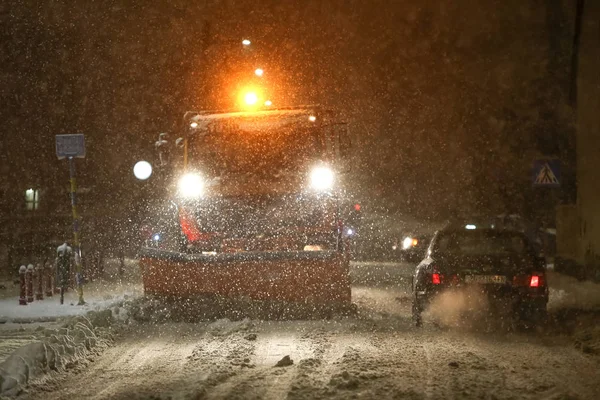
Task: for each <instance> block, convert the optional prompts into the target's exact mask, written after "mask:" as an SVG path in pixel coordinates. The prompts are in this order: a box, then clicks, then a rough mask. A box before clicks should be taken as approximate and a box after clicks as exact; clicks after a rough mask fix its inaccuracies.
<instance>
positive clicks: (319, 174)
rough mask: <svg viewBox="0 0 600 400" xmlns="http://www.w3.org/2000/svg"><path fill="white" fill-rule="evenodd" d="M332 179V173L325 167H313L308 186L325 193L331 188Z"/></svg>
mask: <svg viewBox="0 0 600 400" xmlns="http://www.w3.org/2000/svg"><path fill="white" fill-rule="evenodd" d="M333 179H334V174H333V171H332V170H331V169H330V168H327V167H315V168H314V169H313V170H312V171H311V172H310V186H311V187H312V188H313V189H315V190H318V191H326V190H329V189H331V188H333Z"/></svg>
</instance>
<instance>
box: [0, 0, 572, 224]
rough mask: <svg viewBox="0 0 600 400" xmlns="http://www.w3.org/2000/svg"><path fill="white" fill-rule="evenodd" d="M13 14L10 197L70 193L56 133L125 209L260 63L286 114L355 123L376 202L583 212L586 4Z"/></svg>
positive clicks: (252, 6) (7, 100) (228, 2)
mask: <svg viewBox="0 0 600 400" xmlns="http://www.w3.org/2000/svg"><path fill="white" fill-rule="evenodd" d="M9 3H10V4H6V3H3V4H2V5H0V36H1V38H0V46H1V48H0V57H1V60H0V65H1V67H0V101H1V105H2V106H1V108H0V114H1V121H2V124H1V125H0V130H1V138H2V139H1V141H0V163H1V164H0V165H1V172H2V175H3V176H2V178H0V179H2V181H0V183H2V187H3V189H2V190H3V193H4V194H7V193H9V192H10V191H11V190H15V191H18V192H19V193H21V191H23V190H24V189H25V188H26V187H30V186H43V185H47V182H58V183H59V184H63V183H61V182H64V184H66V181H65V179H66V174H67V172H66V166H65V164H64V163H61V162H59V161H57V160H56V158H55V155H54V147H53V146H54V135H56V134H61V133H75V132H82V133H85V134H86V139H87V147H88V157H87V158H86V159H85V161H81V162H79V170H80V173H81V176H80V179H79V181H80V185H83V186H86V187H91V188H93V190H94V202H95V204H96V205H97V206H98V209H97V211H96V212H100V213H105V214H107V215H108V214H111V215H127V213H128V212H129V211H130V209H131V207H133V204H135V203H136V201H138V199H139V198H140V197H144V196H148V195H149V194H151V193H152V192H153V190H155V189H156V188H155V187H153V183H152V180H150V181H149V182H148V183H144V184H140V183H139V182H136V181H135V180H134V178H133V175H132V173H131V168H132V166H133V164H134V163H135V161H137V160H139V159H149V160H152V159H153V158H154V154H153V142H154V140H155V139H156V137H157V134H158V132H163V131H169V130H172V129H174V127H175V126H176V124H177V123H178V121H179V120H180V119H181V116H182V115H183V112H184V111H186V110H190V109H197V108H224V107H225V108H227V107H228V106H229V105H230V103H231V102H232V100H233V99H234V95H233V90H234V89H235V82H234V81H235V79H237V78H240V79H241V78H243V77H244V74H245V73H247V72H245V71H251V70H253V68H254V67H255V66H256V65H258V64H259V65H260V66H261V67H263V68H265V70H266V71H267V73H268V75H267V77H268V80H266V85H267V88H268V91H269V93H270V94H271V95H272V99H273V101H274V102H275V104H281V105H292V104H310V103H322V104H326V105H329V106H332V107H336V108H339V109H341V110H343V111H344V112H345V114H346V116H347V118H348V120H349V121H350V123H351V125H350V126H351V130H352V134H353V137H354V142H355V144H356V150H357V162H356V167H357V168H356V170H355V172H356V174H357V180H356V186H357V187H356V190H357V192H358V194H359V196H361V197H362V198H363V199H364V201H365V202H366V203H371V204H377V205H379V206H381V207H384V208H387V209H389V210H390V211H395V210H402V211H403V212H405V213H409V214H413V215H415V216H418V217H424V218H428V217H433V218H440V217H448V216H450V215H454V214H456V213H471V212H503V211H508V212H519V213H524V214H528V215H530V216H533V217H543V216H544V215H546V216H547V215H550V214H552V206H553V205H554V204H555V202H557V201H559V200H572V196H571V194H570V193H572V192H573V190H572V189H573V188H572V187H570V186H569V185H572V184H573V179H572V175H571V174H570V167H571V164H570V163H571V162H572V160H573V157H574V156H573V152H572V148H573V144H572V130H573V127H572V126H573V116H572V114H573V113H572V109H571V106H570V104H569V97H568V95H569V90H570V88H571V84H572V82H571V81H570V80H569V73H570V70H569V68H570V60H571V56H572V54H571V52H572V48H571V47H572V46H571V45H572V37H573V24H574V18H575V17H574V13H575V0H563V1H561V0H528V1H522V0H487V1H476V2H473V1H470V0H457V1H447V2H439V1H433V0H425V1H408V0H407V1H392V0H369V1H363V0H346V1H342V0H331V1H322V0H305V1H279V0H264V1H250V0H239V1H234V0H221V1H218V0H212V1H211V0H207V1H184V0H177V1H166V0H162V1H153V2H148V1H141V0H123V1H108V0H107V1H74V0H73V1H52V0H47V1H43V0H38V1H35V0H22V1H18V2H17V1H15V2H9ZM243 37H248V38H250V39H252V41H253V46H252V50H249V51H246V52H245V53H244V52H243V51H242V48H241V46H240V45H239V42H240V40H241V39H242V38H243ZM540 156H559V157H562V158H563V160H564V161H565V171H566V172H565V173H564V174H565V175H566V177H567V178H568V179H567V185H566V186H565V187H563V191H562V192H559V193H550V192H548V191H539V190H538V191H534V190H533V189H532V188H531V182H530V171H529V168H530V166H531V161H532V160H533V159H534V158H536V157H540ZM569 179H570V181H569ZM62 200H63V199H60V201H62ZM65 201H66V199H65ZM58 203H59V202H58V201H57V204H58ZM98 210H99V211H98Z"/></svg>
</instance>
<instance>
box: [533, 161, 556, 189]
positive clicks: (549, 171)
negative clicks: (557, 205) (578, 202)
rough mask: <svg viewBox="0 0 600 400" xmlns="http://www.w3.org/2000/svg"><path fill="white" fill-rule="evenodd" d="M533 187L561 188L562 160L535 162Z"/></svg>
mask: <svg viewBox="0 0 600 400" xmlns="http://www.w3.org/2000/svg"><path fill="white" fill-rule="evenodd" d="M532 179H533V186H542V187H559V186H560V160H557V159H549V160H535V161H534V162H533V175H532Z"/></svg>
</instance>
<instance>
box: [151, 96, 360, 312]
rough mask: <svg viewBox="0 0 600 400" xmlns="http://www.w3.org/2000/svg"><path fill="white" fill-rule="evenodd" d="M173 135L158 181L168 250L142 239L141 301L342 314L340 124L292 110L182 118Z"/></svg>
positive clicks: (155, 236)
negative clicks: (196, 300)
mask: <svg viewBox="0 0 600 400" xmlns="http://www.w3.org/2000/svg"><path fill="white" fill-rule="evenodd" d="M183 125H184V126H183V128H182V130H181V135H180V137H179V138H177V140H176V141H175V145H174V146H173V147H169V149H170V150H169V151H170V153H169V159H170V161H169V164H170V165H173V167H172V168H171V169H170V171H171V173H170V175H169V178H168V179H166V180H165V181H166V182H169V184H170V185H172V186H171V189H170V190H169V193H170V194H169V197H170V204H171V206H170V207H171V209H172V210H174V211H173V214H174V215H175V218H173V219H174V220H175V221H176V222H175V223H174V225H175V226H176V229H175V231H176V233H171V234H170V236H171V239H172V238H173V236H176V237H177V240H171V241H170V242H169V240H166V239H167V238H163V236H164V232H152V233H151V234H150V235H149V238H148V240H147V241H146V243H147V245H146V246H145V247H144V248H143V249H142V250H141V252H140V266H141V269H142V277H143V286H144V291H145V293H146V294H151V295H161V296H175V297H196V296H203V295H209V296H210V295H213V296H214V295H216V296H224V297H226V298H245V299H251V300H258V301H271V300H272V301H277V302H284V303H289V302H291V303H303V304H308V305H315V306H326V307H330V306H341V307H342V308H345V307H348V308H351V306H352V304H351V290H350V278H349V249H348V243H349V242H350V241H349V240H348V234H349V233H351V232H352V231H351V229H350V228H348V227H347V226H346V225H345V222H344V221H345V218H346V216H347V215H348V213H347V212H346V210H352V208H353V207H351V206H350V205H349V203H350V198H349V197H348V195H347V193H346V190H345V186H346V185H345V181H346V180H348V179H349V178H348V173H349V164H350V163H349V159H348V154H349V148H350V140H349V137H348V134H347V129H346V124H345V123H343V122H340V121H339V120H338V119H337V118H336V115H335V114H334V113H333V112H331V111H327V110H323V109H322V108H319V107H297V108H285V109H274V110H256V111H247V112H188V113H186V115H185V116H184V119H183ZM167 143H168V140H165V138H164V137H163V138H161V140H159V142H157V146H158V147H162V146H161V145H163V144H167ZM161 159H162V160H163V163H164V162H165V160H166V159H167V157H166V153H164V152H163V153H162V155H161Z"/></svg>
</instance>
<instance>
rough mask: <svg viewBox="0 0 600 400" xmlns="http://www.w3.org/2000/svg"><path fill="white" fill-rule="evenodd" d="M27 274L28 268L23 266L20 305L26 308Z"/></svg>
mask: <svg viewBox="0 0 600 400" xmlns="http://www.w3.org/2000/svg"><path fill="white" fill-rule="evenodd" d="M26 273H27V267H26V266H24V265H21V267H20V268H19V282H20V290H19V305H21V306H26V305H27V297H26V294H25V292H26V285H25V274H26Z"/></svg>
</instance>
